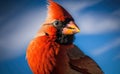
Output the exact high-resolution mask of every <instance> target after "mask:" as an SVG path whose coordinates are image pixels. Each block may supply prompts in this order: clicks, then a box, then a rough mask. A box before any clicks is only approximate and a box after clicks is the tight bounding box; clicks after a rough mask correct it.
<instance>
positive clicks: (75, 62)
mask: <svg viewBox="0 0 120 74" xmlns="http://www.w3.org/2000/svg"><path fill="white" fill-rule="evenodd" d="M68 56H69V58H70V62H69V64H70V67H71V68H72V69H74V70H76V71H78V72H80V73H82V74H104V73H103V72H102V70H101V68H100V67H99V66H98V65H97V63H96V62H95V61H94V60H92V59H91V58H90V57H89V56H86V55H85V54H84V53H83V52H82V51H81V50H80V49H79V48H78V47H77V46H74V47H73V48H72V49H69V50H68Z"/></svg>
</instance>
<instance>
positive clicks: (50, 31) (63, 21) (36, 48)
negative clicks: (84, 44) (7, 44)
mask: <svg viewBox="0 0 120 74" xmlns="http://www.w3.org/2000/svg"><path fill="white" fill-rule="evenodd" d="M78 32H80V30H79V28H78V26H77V25H76V24H75V21H74V19H73V18H72V16H71V15H70V14H69V13H68V12H67V11H66V10H65V9H64V8H63V7H62V6H60V5H59V4H57V3H56V2H54V1H52V0H49V6H48V15H47V18H46V21H45V22H44V24H42V27H41V29H40V30H39V31H38V33H37V35H36V37H35V38H34V39H33V40H32V41H31V42H30V44H29V46H28V49H27V52H26V58H27V61H28V65H29V67H30V69H31V70H32V72H33V74H103V72H102V70H101V69H100V67H99V66H98V65H97V64H96V63H95V61H93V60H92V59H91V58H90V57H88V56H86V55H85V54H84V53H83V52H82V51H81V50H80V49H79V48H78V47H77V46H76V45H74V44H73V41H74V34H76V33H78Z"/></svg>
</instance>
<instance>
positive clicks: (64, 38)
mask: <svg viewBox="0 0 120 74" xmlns="http://www.w3.org/2000/svg"><path fill="white" fill-rule="evenodd" d="M74 39H75V37H74V35H64V34H57V39H56V42H57V43H59V44H66V45H68V44H72V43H73V42H74Z"/></svg>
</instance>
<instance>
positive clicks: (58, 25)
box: [45, 0, 80, 44]
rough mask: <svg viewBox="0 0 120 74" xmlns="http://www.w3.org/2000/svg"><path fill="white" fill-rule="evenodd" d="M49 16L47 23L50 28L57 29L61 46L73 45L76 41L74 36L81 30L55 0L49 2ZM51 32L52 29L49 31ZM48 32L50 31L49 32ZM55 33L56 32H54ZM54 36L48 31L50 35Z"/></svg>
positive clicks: (57, 40)
mask: <svg viewBox="0 0 120 74" xmlns="http://www.w3.org/2000/svg"><path fill="white" fill-rule="evenodd" d="M48 2H49V5H48V14H47V18H46V21H45V23H48V24H49V27H47V28H51V27H53V29H56V33H54V34H56V36H57V39H56V42H58V43H60V44H71V43H73V40H74V34H76V33H78V32H80V29H79V28H78V26H77V25H76V24H75V21H74V19H73V18H72V16H71V15H70V14H69V13H68V12H67V11H66V10H65V9H64V8H63V7H62V6H61V5H59V4H58V3H56V2H54V1H53V0H48ZM49 30H50V29H49ZM47 31H48V30H47ZM54 31H55V30H54ZM49 33H50V34H52V33H51V32H50V31H48V35H49Z"/></svg>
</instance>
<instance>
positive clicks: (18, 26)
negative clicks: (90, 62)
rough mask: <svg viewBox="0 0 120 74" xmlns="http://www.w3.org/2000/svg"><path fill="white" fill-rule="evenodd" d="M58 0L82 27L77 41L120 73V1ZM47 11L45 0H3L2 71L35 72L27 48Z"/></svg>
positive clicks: (104, 67) (111, 72) (109, 69)
mask: <svg viewBox="0 0 120 74" xmlns="http://www.w3.org/2000/svg"><path fill="white" fill-rule="evenodd" d="M55 1H56V2H58V3H59V4H61V5H62V6H63V7H64V8H66V9H67V10H68V11H69V12H70V13H71V15H72V16H73V17H74V19H75V21H76V23H77V24H78V26H79V27H80V29H81V32H80V33H78V34H77V35H76V40H75V42H74V43H75V44H76V45H77V46H78V47H80V48H81V50H82V51H83V52H84V53H86V54H87V55H89V56H90V57H92V58H93V59H94V60H95V61H96V62H97V63H98V64H99V65H100V67H101V68H102V70H103V71H104V72H105V74H120V1H119V0H74V1H73V0H55ZM46 14H47V2H46V0H4V1H2V0H1V1H0V74H32V73H31V71H30V69H29V67H28V65H27V61H26V59H25V52H26V48H27V45H28V44H29V42H30V40H31V39H32V38H33V37H34V36H35V34H36V32H37V31H38V29H39V28H40V25H41V24H42V23H43V22H44V20H45V18H46Z"/></svg>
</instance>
